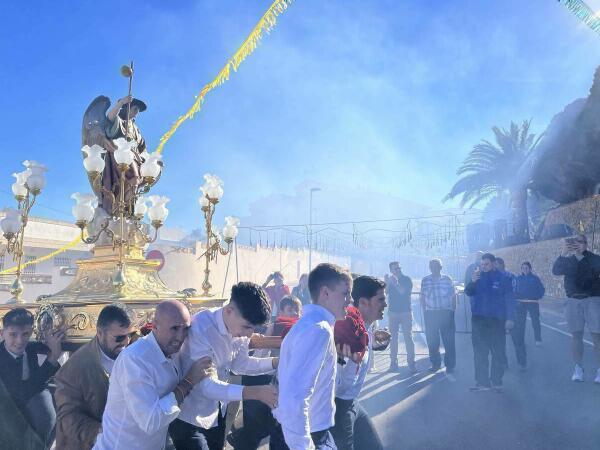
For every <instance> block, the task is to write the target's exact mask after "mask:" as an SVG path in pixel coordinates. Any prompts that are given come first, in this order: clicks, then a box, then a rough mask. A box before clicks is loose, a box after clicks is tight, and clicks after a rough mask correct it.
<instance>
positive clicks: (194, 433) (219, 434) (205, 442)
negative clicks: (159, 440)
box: [169, 411, 225, 450]
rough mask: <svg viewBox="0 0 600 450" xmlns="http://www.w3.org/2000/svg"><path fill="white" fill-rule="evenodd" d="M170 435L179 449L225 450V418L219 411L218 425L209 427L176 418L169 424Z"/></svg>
mask: <svg viewBox="0 0 600 450" xmlns="http://www.w3.org/2000/svg"><path fill="white" fill-rule="evenodd" d="M169 435H170V436H171V439H172V440H173V445H175V448H176V449H177V450H223V447H224V446H225V418H224V417H223V415H222V414H221V411H219V422H218V424H217V426H216V427H212V428H209V429H206V428H200V427H197V426H195V425H192V424H191V423H187V422H184V421H183V420H179V419H175V420H174V421H173V422H171V425H170V426H169Z"/></svg>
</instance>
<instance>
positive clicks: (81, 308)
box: [0, 246, 227, 344]
mask: <svg viewBox="0 0 600 450" xmlns="http://www.w3.org/2000/svg"><path fill="white" fill-rule="evenodd" d="M93 253H94V256H93V257H92V258H91V259H88V260H79V261H77V266H78V267H77V275H76V276H75V279H74V280H73V281H72V282H71V284H70V285H69V286H67V287H66V288H65V289H63V290H62V291H59V292H57V293H56V294H53V295H48V296H40V297H39V298H38V299H37V302H36V303H25V304H23V303H21V304H10V305H8V304H7V305H0V319H1V317H2V316H4V314H6V312H8V311H9V310H10V309H12V308H15V307H24V308H27V309H28V310H30V311H31V312H32V313H34V314H35V317H36V320H35V329H36V333H37V334H38V337H39V335H40V333H41V331H42V330H45V329H47V328H48V327H52V328H54V329H58V328H61V327H66V328H67V333H66V339H65V342H66V343H67V344H82V343H85V342H87V341H88V340H89V339H91V338H93V337H94V336H95V335H96V321H97V320H98V314H99V313H100V311H101V310H102V308H103V307H104V306H106V305H107V304H111V303H118V304H121V305H123V306H124V307H125V308H126V310H127V311H128V313H129V315H130V317H131V319H132V322H133V324H134V326H135V327H136V328H140V327H142V326H144V325H145V324H146V323H149V322H152V319H153V317H154V308H155V307H156V305H157V304H158V303H160V302H161V301H163V300H168V299H177V300H180V301H182V302H183V303H184V304H186V305H187V307H188V309H189V310H190V313H195V312H197V311H200V310H202V309H205V308H212V307H219V306H222V305H223V303H224V302H225V301H226V300H227V299H225V298H218V297H209V298H207V297H197V296H195V292H194V290H186V291H179V292H178V291H173V290H171V289H169V288H168V287H167V286H166V285H165V284H164V283H163V281H162V280H161V279H160V277H159V275H158V265H159V262H158V261H152V260H146V259H144V257H143V250H142V248H141V247H134V246H131V247H129V249H127V248H126V252H125V255H124V258H123V268H122V270H121V269H120V267H119V254H118V249H113V247H112V246H110V247H96V248H95V249H94V251H93Z"/></svg>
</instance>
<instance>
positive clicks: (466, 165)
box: [443, 120, 542, 242]
mask: <svg viewBox="0 0 600 450" xmlns="http://www.w3.org/2000/svg"><path fill="white" fill-rule="evenodd" d="M530 125H531V120H525V121H523V124H522V125H521V126H518V125H517V124H515V123H513V122H511V123H510V129H509V130H505V129H500V128H498V127H493V128H492V131H493V132H494V136H495V138H496V144H492V143H491V142H489V141H487V140H483V141H481V143H479V144H477V145H475V146H474V147H473V150H471V152H470V153H469V155H468V156H467V158H466V159H465V160H464V161H463V163H462V165H461V166H460V168H459V169H458V171H457V172H456V174H457V175H459V176H461V178H460V179H459V180H458V181H457V182H456V184H454V186H453V187H452V189H451V190H450V192H449V193H448V195H446V196H445V197H444V199H443V201H444V202H445V201H447V200H450V199H452V198H454V197H456V196H458V195H461V194H462V199H461V201H460V206H461V207H464V206H465V205H467V204H468V205H469V207H470V208H472V207H473V206H474V205H476V204H477V203H479V202H482V201H484V200H490V199H492V198H496V197H503V196H504V195H508V196H509V200H510V210H511V216H512V217H511V219H512V225H513V233H514V235H515V237H516V238H517V240H518V241H519V242H528V241H529V220H528V214H527V191H528V189H529V184H530V180H529V179H519V177H518V176H517V174H518V173H519V169H521V167H522V166H523V163H524V162H525V160H526V158H527V156H528V155H529V154H530V153H531V152H532V151H533V150H534V149H535V148H536V146H537V145H538V143H539V142H540V139H541V137H542V136H539V137H538V138H537V139H536V137H535V134H531V133H529V127H530ZM522 173H523V172H522Z"/></svg>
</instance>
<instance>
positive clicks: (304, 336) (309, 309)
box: [273, 304, 337, 450]
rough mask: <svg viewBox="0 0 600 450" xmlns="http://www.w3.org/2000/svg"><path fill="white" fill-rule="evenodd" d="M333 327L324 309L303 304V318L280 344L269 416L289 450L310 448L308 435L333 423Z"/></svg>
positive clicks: (310, 440) (330, 314)
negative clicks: (273, 402) (276, 385)
mask: <svg viewBox="0 0 600 450" xmlns="http://www.w3.org/2000/svg"><path fill="white" fill-rule="evenodd" d="M334 324H335V317H334V315H333V314H332V313H331V312H329V311H328V310H327V309H325V308H323V307H322V306H320V305H316V304H313V305H306V306H304V315H303V316H302V318H301V319H300V320H299V321H298V322H296V324H295V325H294V326H293V327H292V329H291V330H290V332H289V333H288V334H287V336H286V337H285V339H284V340H283V344H282V345H281V353H280V356H279V370H278V378H279V406H278V407H277V408H276V409H274V410H273V415H274V416H275V418H276V419H277V420H278V421H279V423H280V424H281V427H282V429H283V435H284V437H285V442H286V443H287V445H288V447H289V448H290V450H306V449H314V448H315V447H314V444H313V442H312V439H311V436H310V433H314V432H317V431H323V430H327V429H329V428H331V427H332V426H333V424H334V416H335V402H334V391H335V373H336V361H337V355H336V350H335V343H334V340H333V326H334Z"/></svg>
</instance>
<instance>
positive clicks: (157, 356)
mask: <svg viewBox="0 0 600 450" xmlns="http://www.w3.org/2000/svg"><path fill="white" fill-rule="evenodd" d="M153 324H154V327H153V330H152V332H151V333H149V334H148V335H147V336H144V337H142V338H140V339H138V340H137V341H136V342H135V343H134V344H132V345H130V346H129V347H127V348H126V349H125V350H123V351H122V352H121V355H120V356H119V358H117V360H116V362H115V365H114V368H113V371H112V374H111V377H110V385H109V388H108V398H107V401H106V409H105V410H104V415H103V416H102V432H101V433H100V434H99V435H98V439H97V441H96V444H95V445H94V449H96V450H114V449H121V448H122V449H125V448H126V449H128V450H136V449H140V450H142V449H144V450H161V449H163V448H164V447H165V443H166V440H167V430H168V428H169V424H170V423H171V422H172V421H173V420H175V418H177V416H178V415H179V412H180V409H179V406H180V405H181V403H183V400H184V399H185V397H186V396H187V395H188V394H189V393H190V391H191V390H192V388H193V387H194V386H195V385H196V384H197V383H199V382H200V381H202V380H203V379H204V378H206V377H207V376H209V375H210V374H211V373H212V365H211V361H210V359H209V358H202V359H199V360H198V361H196V362H195V363H194V364H193V365H192V367H191V368H190V370H189V371H188V372H187V374H185V376H183V374H182V373H181V372H182V371H181V368H180V366H179V364H178V362H177V361H176V360H175V359H173V358H172V356H173V355H174V354H175V353H177V352H178V351H179V349H180V348H181V345H182V344H183V342H184V341H185V339H186V337H187V334H188V329H189V327H190V313H189V311H188V309H187V308H186V306H185V305H183V304H182V303H180V302H179V301H177V300H167V301H164V302H162V303H160V304H159V305H158V306H157V307H156V312H155V317H154V323H153Z"/></svg>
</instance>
